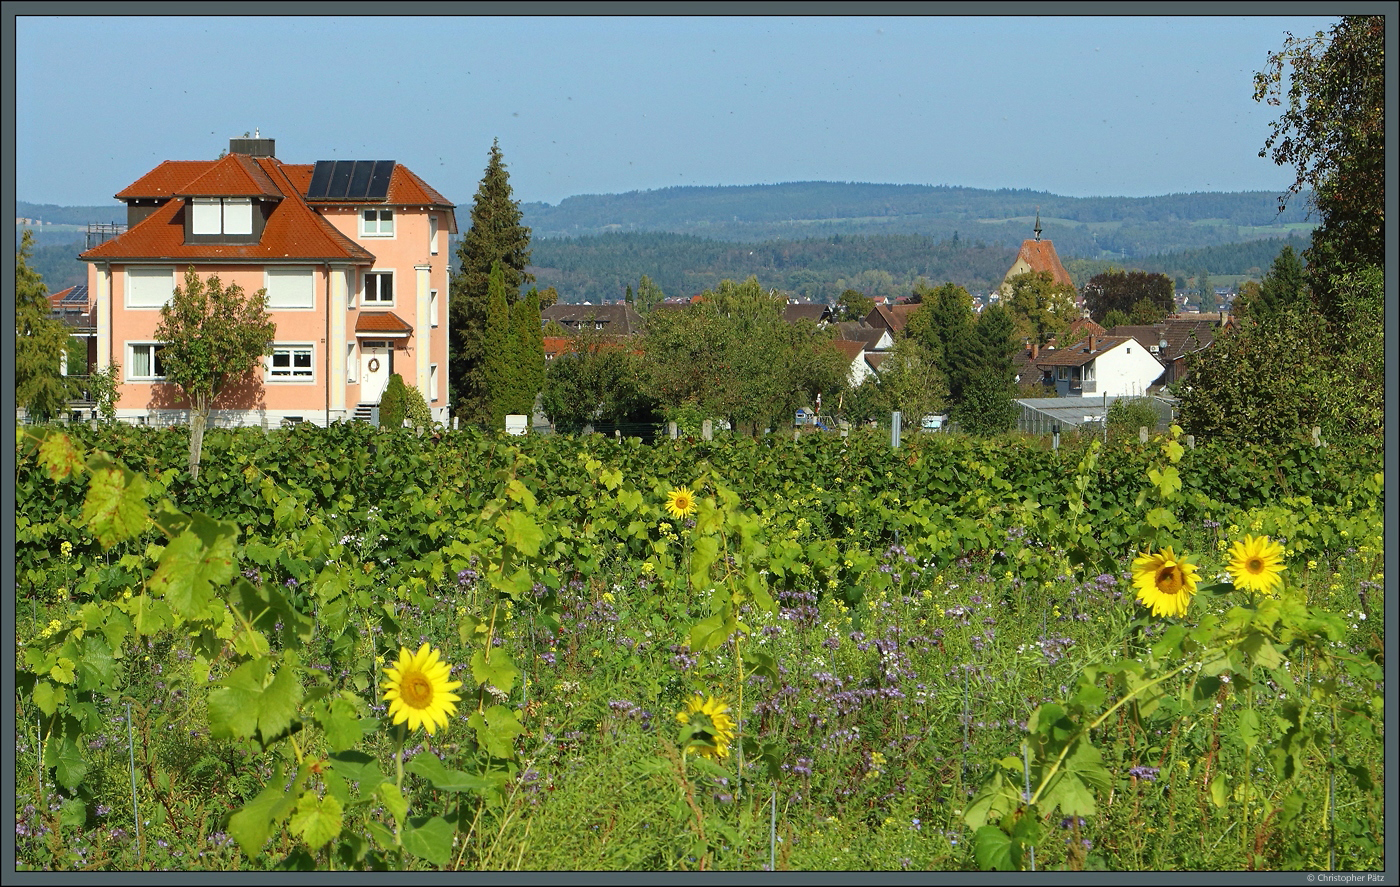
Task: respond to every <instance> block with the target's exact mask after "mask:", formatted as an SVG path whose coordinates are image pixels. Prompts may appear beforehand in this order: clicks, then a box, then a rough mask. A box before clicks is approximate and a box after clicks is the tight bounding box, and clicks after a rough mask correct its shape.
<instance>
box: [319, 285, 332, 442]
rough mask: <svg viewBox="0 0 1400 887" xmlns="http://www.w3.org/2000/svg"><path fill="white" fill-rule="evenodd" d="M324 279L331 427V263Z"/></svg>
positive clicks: (326, 386) (328, 421)
mask: <svg viewBox="0 0 1400 887" xmlns="http://www.w3.org/2000/svg"><path fill="white" fill-rule="evenodd" d="M322 279H323V280H325V282H326V323H325V326H323V327H322V331H323V332H324V333H325V334H326V336H325V338H324V339H322V340H321V341H322V342H323V343H324V344H325V347H324V348H322V349H321V351H322V359H323V360H324V361H325V364H326V371H325V373H324V374H323V375H322V380H323V381H322V383H321V387H322V388H324V389H325V392H326V427H327V428H329V427H331V344H332V343H331V263H330V262H327V263H326V270H325V273H324V275H323V276H322Z"/></svg>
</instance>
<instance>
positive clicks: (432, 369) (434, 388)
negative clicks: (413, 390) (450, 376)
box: [428, 363, 438, 403]
mask: <svg viewBox="0 0 1400 887" xmlns="http://www.w3.org/2000/svg"><path fill="white" fill-rule="evenodd" d="M437 399H438V365H437V364H435V363H430V364H428V400H430V401H432V402H434V403H436V402H437Z"/></svg>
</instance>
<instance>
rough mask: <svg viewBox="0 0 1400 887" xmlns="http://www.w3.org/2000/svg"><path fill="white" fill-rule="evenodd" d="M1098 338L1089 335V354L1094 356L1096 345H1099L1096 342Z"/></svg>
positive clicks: (1091, 334)
mask: <svg viewBox="0 0 1400 887" xmlns="http://www.w3.org/2000/svg"><path fill="white" fill-rule="evenodd" d="M1097 338H1098V337H1097V336H1095V335H1094V334H1093V333H1090V334H1089V353H1090V354H1093V353H1094V345H1095V344H1097V342H1096V339H1097Z"/></svg>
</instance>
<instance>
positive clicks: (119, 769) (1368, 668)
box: [14, 423, 1385, 871]
mask: <svg viewBox="0 0 1400 887" xmlns="http://www.w3.org/2000/svg"><path fill="white" fill-rule="evenodd" d="M71 432H72V433H71V434H60V433H58V432H57V431H54V430H47V431H41V432H38V433H29V434H24V435H22V436H21V437H20V439H19V441H18V446H17V450H16V473H15V486H16V504H17V513H16V547H15V555H14V562H15V574H16V589H15V591H16V595H17V598H18V605H17V606H16V607H15V608H14V609H15V615H16V616H17V617H18V622H17V624H16V640H17V643H18V654H19V655H18V659H17V662H16V678H17V680H16V693H15V703H16V709H17V711H16V724H17V730H16V740H17V742H16V752H17V760H16V768H15V774H16V792H17V800H18V803H17V804H16V813H17V828H16V859H17V862H19V863H20V864H21V865H24V866H33V867H47V868H51V869H62V870H67V869H79V868H89V867H92V868H99V869H120V870H129V869H137V868H162V867H163V868H205V869H233V870H255V871H267V870H273V869H276V868H285V867H297V868H301V869H329V868H332V867H333V868H335V869H338V870H347V869H349V870H369V869H374V870H409V869H412V870H420V871H421V870H441V869H454V870H487V869H493V868H498V867H506V868H511V867H515V868H531V867H538V868H559V867H560V866H561V865H562V866H563V867H565V868H571V867H581V868H588V867H602V868H639V869H648V870H669V869H698V868H705V869H743V870H753V869H757V868H760V867H761V866H763V865H766V864H767V863H768V859H769V853H770V852H772V853H774V856H775V859H776V862H777V867H778V868H805V869H818V868H819V869H869V868H875V869H898V868H902V867H906V866H907V867H909V868H915V867H917V868H921V869H933V870H967V869H975V868H978V867H981V866H990V867H995V868H1018V867H1022V866H1026V865H1028V861H1029V858H1030V850H1031V848H1034V852H1035V860H1036V866H1037V868H1038V869H1078V868H1094V867H1116V868H1120V869H1126V868H1131V869H1137V870H1165V869H1177V870H1184V869H1191V870H1220V869H1235V868H1253V869H1256V870H1262V869H1298V868H1321V867H1325V866H1326V865H1327V856H1328V853H1329V852H1332V853H1334V854H1335V857H1336V865H1337V867H1339V868H1342V867H1344V868H1347V869H1357V870H1369V869H1374V868H1378V867H1379V866H1381V865H1383V861H1384V846H1383V840H1382V836H1383V826H1384V823H1383V820H1382V818H1381V817H1380V816H1379V814H1378V812H1377V811H1378V810H1379V809H1380V807H1381V806H1382V805H1381V800H1382V794H1383V792H1382V789H1380V788H1379V787H1378V785H1377V784H1378V783H1379V782H1380V780H1379V779H1378V774H1380V773H1381V772H1382V771H1381V769H1380V768H1381V767H1382V766H1383V763H1384V751H1385V745H1384V743H1383V732H1384V730H1383V727H1384V722H1383V706H1384V698H1383V696H1384V694H1383V689H1384V685H1383V683H1382V679H1383V675H1382V673H1381V671H1380V667H1381V664H1382V663H1383V661H1384V660H1383V656H1382V655H1381V646H1382V639H1381V637H1380V635H1379V634H1378V633H1377V632H1379V631H1380V630H1381V628H1382V626H1379V625H1378V624H1377V620H1379V619H1380V609H1379V606H1380V604H1381V603H1382V601H1381V600H1380V596H1381V595H1380V589H1381V587H1382V584H1383V579H1382V576H1381V574H1380V569H1381V566H1382V565H1381V560H1382V559H1381V557H1380V553H1381V552H1382V551H1383V541H1382V538H1381V537H1382V530H1383V528H1384V524H1383V521H1382V520H1381V512H1382V509H1383V504H1384V477H1383V473H1382V471H1381V468H1382V460H1381V456H1382V453H1381V450H1382V448H1381V447H1380V446H1379V441H1373V442H1366V441H1362V442H1360V443H1359V444H1358V445H1356V446H1349V447H1327V448H1321V449H1319V448H1314V447H1312V446H1310V445H1288V446H1280V447H1273V448H1262V447H1258V446H1253V445H1250V444H1242V445H1238V444H1231V443H1225V442H1213V441H1199V442H1198V444H1197V446H1196V448H1195V449H1188V448H1186V447H1184V446H1183V445H1182V444H1181V443H1180V442H1179V440H1178V439H1176V438H1175V437H1171V438H1168V437H1162V438H1158V439H1156V440H1154V441H1153V443H1152V444H1151V446H1149V447H1146V448H1144V447H1143V446H1141V445H1139V444H1138V443H1137V442H1136V441H1127V442H1122V443H1118V442H1110V443H1109V444H1108V445H1106V446H1099V445H1097V443H1096V444H1095V445H1093V446H1082V445H1080V444H1079V443H1078V442H1076V441H1073V440H1070V441H1066V443H1065V445H1063V446H1062V447H1061V448H1060V449H1059V450H1058V451H1054V452H1050V451H1047V450H1046V449H1045V448H1044V446H1043V445H1042V444H1041V443H1040V442H1037V441H1029V440H1025V439H1022V438H1019V437H1012V436H1006V437H1002V438H994V439H988V440H981V439H976V438H972V437H969V436H966V435H911V436H909V437H908V438H907V439H906V441H905V443H904V444H903V445H902V447H901V450H900V451H899V464H898V465H897V466H890V465H889V458H890V457H889V453H890V451H889V442H888V437H887V436H883V435H879V434H861V433H858V432H857V433H853V434H852V435H851V436H850V437H849V438H845V439H842V438H837V437H835V436H824V435H804V436H802V439H801V440H799V441H793V440H791V438H789V437H785V436H778V435H774V436H770V437H769V438H766V439H764V440H750V439H744V438H730V439H728V440H722V441H714V442H699V441H695V442H691V441H685V440H681V441H675V442H672V441H663V442H662V443H661V444H659V445H657V446H643V445H640V444H638V443H637V442H635V441H624V442H622V443H618V442H615V441H612V440H610V439H601V438H598V437H589V438H570V437H567V436H563V435H549V436H542V437H539V438H523V439H506V438H504V437H501V436H499V435H483V434H480V433H478V432H475V431H468V432H460V433H451V432H446V433H439V434H433V435H424V436H423V437H421V438H419V437H416V436H413V435H403V434H397V435H394V434H379V433H377V432H375V431H374V430H372V429H369V428H367V427H365V426H364V425H363V423H337V424H336V425H335V426H333V427H330V428H317V427H314V426H310V425H306V424H303V425H300V426H297V427H296V428H293V429H287V430H282V431H273V432H272V433H270V434H268V435H264V434H263V433H262V432H261V431H259V430H256V429H244V430H233V429H230V430H220V429H216V430H215V431H213V432H212V433H211V435H210V445H209V454H208V459H207V464H206V467H205V477H204V478H203V479H202V481H201V482H200V483H199V484H198V485H195V484H192V483H191V482H190V481H189V479H188V477H187V476H186V475H184V474H182V473H181V472H180V470H179V466H180V461H181V458H182V450H183V447H184V443H185V436H184V430H183V429H173V430H167V429H153V428H136V427H132V426H125V425H102V426H98V427H95V428H90V427H86V426H82V427H75V428H73V429H72V430H71ZM99 451H105V452H106V453H112V454H115V455H117V456H119V457H120V458H122V459H124V460H126V461H128V462H129V464H130V465H131V466H132V467H133V468H134V469H137V470H135V471H132V470H126V469H124V468H123V467H122V466H121V465H120V464H119V463H117V462H116V461H114V460H113V458H112V457H111V456H107V455H103V454H102V453H101V452H99ZM680 486H686V487H689V488H691V489H693V490H694V491H696V499H697V508H696V511H695V513H694V514H692V515H691V516H690V519H689V520H678V519H675V518H673V517H671V516H670V515H669V514H667V513H666V511H665V502H666V497H667V493H668V491H670V490H674V489H676V488H678V487H680ZM89 500H91V503H92V507H91V508H90V509H88V502H89ZM177 501H178V502H180V503H181V504H180V506H179V507H176V506H175V504H174V503H175V502H177ZM200 512H203V513H202V514H201V513H200ZM85 513H86V514H87V516H86V517H85V516H84V515H85ZM1246 531H1247V532H1251V533H1266V534H1269V535H1271V536H1273V537H1275V538H1284V539H1286V540H1287V554H1286V558H1287V564H1288V568H1287V573H1286V574H1285V575H1286V578H1287V581H1288V592H1287V593H1286V594H1284V595H1283V596H1281V597H1280V598H1277V599H1263V598H1254V599H1251V598H1247V597H1244V596H1241V595H1238V594H1236V593H1233V592H1229V591H1227V590H1223V589H1209V588H1204V589H1202V590H1201V591H1200V593H1199V595H1198V597H1197V599H1196V600H1195V601H1193V603H1192V606H1191V608H1190V610H1189V612H1188V615H1187V617H1186V618H1184V619H1182V620H1160V621H1159V620H1151V619H1147V618H1145V617H1142V616H1141V615H1140V614H1141V610H1140V608H1138V607H1137V605H1136V604H1135V603H1134V602H1133V600H1132V597H1133V595H1132V591H1131V589H1130V587H1129V586H1127V585H1126V584H1125V583H1123V581H1122V579H1121V574H1122V571H1123V568H1124V560H1123V558H1124V556H1125V555H1126V554H1127V553H1130V552H1133V551H1135V550H1139V548H1140V546H1141V545H1143V543H1144V542H1146V543H1147V544H1149V545H1161V544H1173V545H1175V546H1177V548H1178V550H1186V551H1188V552H1190V553H1191V554H1192V556H1193V557H1198V558H1199V562H1200V563H1201V566H1202V575H1203V576H1206V575H1216V574H1218V573H1220V572H1223V555H1221V554H1219V553H1217V552H1219V551H1220V549H1223V548H1224V547H1225V546H1226V544H1227V543H1228V542H1229V541H1234V540H1236V539H1238V538H1239V537H1240V535H1241V534H1242V533H1243V532H1246ZM64 542H66V543H68V547H69V549H70V550H69V551H68V553H63V552H64V549H63V546H62V543H64ZM1310 561H1315V562H1316V564H1317V566H1316V567H1312V566H1310V565H1309V563H1310ZM1096 574H1101V575H1096ZM157 575H159V577H160V578H159V579H158V580H157V579H155V578H154V577H156V576H157ZM1368 595H1369V596H1370V597H1369V604H1368V603H1367V601H1368V597H1367V596H1368ZM26 597H28V598H30V601H25V600H24V598H26ZM31 602H32V603H31ZM1368 606H1369V607H1371V608H1372V609H1371V610H1370V617H1369V620H1368V619H1363V618H1361V617H1362V616H1364V615H1366V608H1367V607H1368ZM51 620H52V621H51ZM989 620H990V621H989ZM989 628H994V633H993V632H991V631H988V629H989ZM423 640H429V641H430V642H431V643H432V645H433V646H434V647H435V648H440V649H442V650H443V653H444V659H445V661H447V662H449V663H451V664H452V666H453V667H452V674H453V677H454V679H457V680H461V681H463V684H464V686H463V687H462V688H460V689H459V690H458V691H457V692H458V694H459V695H460V696H461V697H462V699H461V702H460V704H459V706H458V710H457V715H456V717H454V718H452V719H451V720H450V721H449V724H448V725H447V727H446V728H444V729H442V730H439V731H438V733H437V734H436V735H435V736H432V737H427V736H421V735H417V734H415V735H413V736H409V735H407V733H406V731H403V730H400V729H399V728H398V727H395V726H393V725H392V724H391V723H390V721H389V719H388V717H387V715H386V714H385V712H384V710H383V708H382V705H383V693H384V685H383V681H384V680H385V678H384V673H383V664H382V663H380V662H376V657H383V660H384V662H386V663H387V662H391V661H392V660H393V659H394V658H395V657H396V655H397V654H398V651H399V649H400V648H401V647H402V646H408V647H410V648H411V649H417V647H418V645H419V644H421V643H422V641H423ZM950 662H952V663H956V664H960V665H962V666H966V667H959V668H955V669H950V667H949V663H950ZM1056 688H1061V689H1059V690H1057V689H1056ZM893 690H898V691H900V692H898V693H895V692H887V691H893ZM697 691H698V692H702V693H704V694H706V695H716V696H718V695H723V696H725V697H726V698H727V703H728V704H729V705H730V707H731V711H732V713H733V715H734V717H735V719H736V721H737V722H738V725H739V726H738V731H739V732H738V733H737V735H736V737H735V740H734V742H733V744H732V749H731V754H730V756H729V757H728V758H727V759H726V760H723V761H710V760H705V759H699V758H696V757H695V756H694V755H689V756H685V755H682V754H681V753H680V750H679V747H678V746H677V744H676V737H677V736H678V735H679V731H677V729H676V724H675V713H676V712H677V711H678V710H680V709H681V708H682V706H683V705H684V701H685V700H686V699H687V698H688V697H690V696H691V695H692V694H693V693H695V692H697ZM1027 700H1030V702H1029V704H1027ZM128 703H130V704H131V709H130V712H131V716H130V717H127V708H126V705H127V704H128ZM915 724H917V725H918V729H913V725H915ZM25 725H28V726H25ZM667 725H670V726H669V727H668V726H667ZM128 730H130V731H132V732H133V733H134V739H133V741H132V742H131V745H130V746H128V744H127V743H128V739H127V737H128V732H127V731H128ZM213 734H217V735H213ZM544 734H548V735H549V736H553V737H555V739H553V740H550V741H547V742H545V743H543V744H542V743H541V742H540V737H541V736H542V735H544ZM418 745H421V746H422V748H421V749H419V750H414V747H415V746H418ZM133 756H134V758H135V766H134V768H133V767H131V766H130V765H129V763H128V762H129V761H130V759H131V757H133ZM133 769H134V772H135V776H136V779H137V785H136V789H135V794H136V797H135V798H134V799H133V797H132V792H133V789H132V775H133V773H132V771H133ZM1332 777H1335V778H1332ZM911 786H920V787H922V788H921V789H920V790H919V791H917V792H915V791H912V790H911V789H910V787H911ZM979 787H980V788H979ZM1329 789H1332V790H1333V791H1332V793H1329ZM1022 792H1025V793H1026V794H1025V795H1023V794H1022ZM133 803H135V804H137V805H138V806H139V813H138V814H137V815H140V816H141V818H142V826H141V829H142V839H143V840H142V843H141V844H136V843H135V842H134V841H133V840H130V839H127V838H126V837H124V836H122V835H120V834H119V833H114V832H113V829H115V828H117V827H121V828H122V829H124V830H125V831H127V832H128V833H129V832H130V830H131V826H132V822H131V817H132V815H133V813H132V810H131V805H132V804H133ZM770 804H771V806H770ZM770 811H772V812H771V814H770ZM770 815H772V816H773V820H772V821H773V822H774V828H775V830H776V833H777V838H778V840H776V841H775V842H774V843H773V844H772V845H770V844H769V839H768V835H769V831H768V829H769V823H770V819H769V816H770ZM1066 822H1068V823H1069V824H1066ZM594 825H596V826H598V828H597V829H594V828H593V826H594ZM1147 828H1155V829H1157V831H1155V832H1148V831H1147ZM561 830H563V831H568V832H569V833H570V834H575V835H577V836H578V839H577V840H572V841H570V842H565V843H566V844H567V847H566V846H565V845H564V844H561V842H559V841H555V840H550V839H549V836H550V835H554V834H557V833H562V832H561ZM224 832H226V833H227V836H229V837H231V838H232V839H233V842H232V843H231V844H230V845H229V846H227V847H219V846H218V840H221V839H222V837H223V834H222V833H224ZM994 832H995V833H994ZM216 835H217V836H219V837H218V839H217V840H216V838H215V836H216ZM541 835H544V836H545V837H543V838H542V837H541ZM624 836H625V837H626V839H625V840H623V837H624ZM1086 840H1088V841H1090V842H1091V844H1092V849H1088V850H1087V851H1086V848H1085V845H1084V843H1083V842H1084V841H1086ZM84 847H86V848H87V849H86V851H84V852H80V850H82V848H84ZM201 853H202V854H204V855H199V854H201ZM141 854H144V856H142V855H141Z"/></svg>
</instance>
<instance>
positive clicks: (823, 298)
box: [530, 233, 1016, 302]
mask: <svg viewBox="0 0 1400 887" xmlns="http://www.w3.org/2000/svg"><path fill="white" fill-rule="evenodd" d="M1015 256H1016V250H1015V249H1011V248H1008V247H1004V246H992V245H989V244H986V243H967V242H965V241H961V240H958V239H949V240H945V241H941V242H940V241H936V240H934V239H933V238H930V237H923V236H918V235H907V234H905V235H895V234H886V235H878V236H868V237H867V236H849V235H841V234H836V235H833V236H831V237H829V238H826V239H821V240H817V239H808V240H795V241H794V240H779V241H764V242H761V243H733V242H723V241H718V240H709V239H705V238H701V237H692V236H689V235H684V234H656V233H635V234H605V235H595V236H589V237H576V238H567V239H560V238H553V239H544V240H536V241H534V243H533V245H532V254H531V267H530V270H531V272H532V273H534V274H535V276H536V278H537V282H536V285H537V286H540V287H545V286H553V287H555V288H556V289H557V290H558V291H559V293H560V295H561V296H562V297H563V298H564V299H565V300H567V301H570V302H580V301H589V302H599V301H603V300H605V299H606V300H609V301H612V300H616V299H620V298H622V297H623V295H624V294H625V292H626V288H627V287H628V286H631V287H632V288H633V289H634V290H635V289H636V287H637V283H638V281H639V280H640V279H641V276H642V275H643V274H645V275H647V276H648V277H650V278H651V279H652V281H653V282H654V283H656V285H657V286H659V287H661V289H662V290H663V291H664V292H665V293H666V294H667V295H668V296H691V295H694V294H695V293H698V292H701V291H702V290H706V289H711V288H713V287H714V286H715V285H716V284H718V283H719V282H720V281H721V280H723V279H725V278H728V279H730V280H745V279H747V278H748V277H749V276H750V275H752V276H755V277H757V278H758V280H759V283H761V284H763V285H764V286H765V287H771V288H774V289H780V290H785V291H787V292H789V293H791V294H793V295H798V296H804V297H807V298H809V299H811V300H813V301H819V302H834V301H836V299H837V298H838V297H839V296H840V295H841V293H842V292H843V291H845V290H847V289H857V290H861V291H862V292H865V293H867V294H869V295H871V296H890V297H896V298H897V297H899V296H907V295H908V294H909V292H910V290H911V289H912V288H913V286H914V283H915V282H916V281H918V280H919V279H920V278H923V279H924V280H925V281H927V282H931V283H933V284H939V283H942V282H944V281H947V280H953V281H957V282H959V283H963V284H964V285H965V286H967V287H968V288H969V289H973V290H979V289H980V290H985V289H988V288H989V287H991V286H993V285H995V284H999V283H1001V278H1002V276H1003V275H1004V274H1005V273H1006V269H1007V268H1009V267H1011V262H1012V261H1013V260H1014V259H1015Z"/></svg>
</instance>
